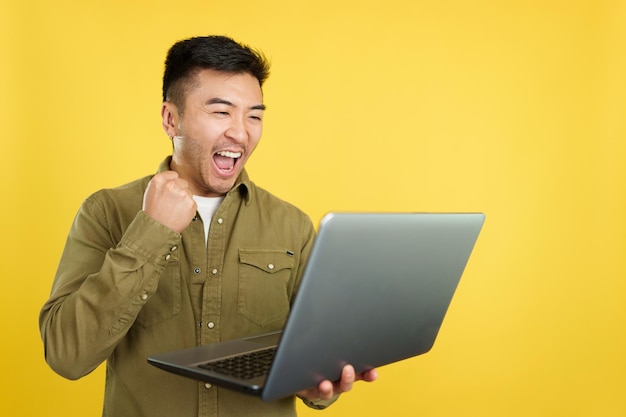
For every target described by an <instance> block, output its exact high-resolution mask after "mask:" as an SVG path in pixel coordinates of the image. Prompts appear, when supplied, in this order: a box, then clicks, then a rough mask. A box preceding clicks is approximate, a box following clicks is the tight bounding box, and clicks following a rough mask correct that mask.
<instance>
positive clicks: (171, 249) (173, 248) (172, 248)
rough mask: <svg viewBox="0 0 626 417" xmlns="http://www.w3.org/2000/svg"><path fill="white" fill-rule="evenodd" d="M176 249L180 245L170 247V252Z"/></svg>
mask: <svg viewBox="0 0 626 417" xmlns="http://www.w3.org/2000/svg"><path fill="white" fill-rule="evenodd" d="M176 249H178V246H176V245H174V246H172V247H171V248H170V252H174V251H175V250H176Z"/></svg>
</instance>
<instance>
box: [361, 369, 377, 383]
mask: <svg viewBox="0 0 626 417" xmlns="http://www.w3.org/2000/svg"><path fill="white" fill-rule="evenodd" d="M377 378H378V371H376V369H370V370H369V371H365V372H363V373H361V374H359V375H357V380H361V381H365V382H374V381H376V379H377Z"/></svg>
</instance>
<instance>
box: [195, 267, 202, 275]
mask: <svg viewBox="0 0 626 417" xmlns="http://www.w3.org/2000/svg"><path fill="white" fill-rule="evenodd" d="M200 271H201V269H200V268H194V269H193V273H194V274H199V273H200Z"/></svg>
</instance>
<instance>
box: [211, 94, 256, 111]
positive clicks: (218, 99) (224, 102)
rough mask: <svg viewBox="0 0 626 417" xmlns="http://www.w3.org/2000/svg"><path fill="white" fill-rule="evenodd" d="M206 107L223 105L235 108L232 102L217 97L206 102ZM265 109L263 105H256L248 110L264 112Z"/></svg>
mask: <svg viewBox="0 0 626 417" xmlns="http://www.w3.org/2000/svg"><path fill="white" fill-rule="evenodd" d="M206 104H207V105H209V104H225V105H227V106H230V107H236V106H235V105H234V104H233V103H232V102H230V101H228V100H224V99H223V98H219V97H214V98H211V99H209V100H208V101H207V102H206ZM266 108H267V107H266V106H265V104H257V105H254V106H252V107H250V110H265V109H266Z"/></svg>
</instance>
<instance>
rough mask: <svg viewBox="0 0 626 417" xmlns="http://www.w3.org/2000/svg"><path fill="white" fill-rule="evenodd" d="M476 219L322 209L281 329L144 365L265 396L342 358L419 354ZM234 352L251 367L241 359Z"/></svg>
mask: <svg viewBox="0 0 626 417" xmlns="http://www.w3.org/2000/svg"><path fill="white" fill-rule="evenodd" d="M484 218H485V216H484V214H482V213H330V214H327V215H326V216H324V218H323V219H322V221H321V223H320V227H319V231H318V235H317V237H316V239H315V242H314V245H313V248H312V251H311V254H310V258H309V260H308V262H307V265H306V267H305V270H304V272H303V276H302V281H301V283H300V287H299V289H298V292H297V294H296V296H295V299H294V301H293V303H292V308H291V312H290V314H289V317H288V319H287V322H286V324H285V327H284V329H283V330H282V331H279V332H273V333H269V334H264V335H259V336H253V337H246V338H242V339H236V340H230V341H225V342H220V343H216V344H210V345H204V346H199V347H194V348H190V349H185V350H180V351H176V352H167V353H161V354H156V355H153V356H150V357H149V358H148V362H149V363H150V364H152V365H154V366H157V367H159V368H162V369H164V370H166V371H169V372H173V373H176V374H179V375H182V376H186V377H190V378H195V379H197V380H200V381H205V382H209V383H211V384H216V385H218V386H223V387H227V388H230V389H236V390H239V391H242V392H245V393H249V394H253V395H257V396H260V397H261V399H262V400H264V401H272V400H276V399H280V398H283V397H286V396H289V395H293V394H294V393H296V392H298V391H300V390H303V389H306V388H310V387H313V386H316V385H317V384H318V383H319V382H321V381H322V380H324V379H329V380H331V381H336V380H338V379H339V378H340V375H341V369H342V368H343V366H344V365H346V364H351V365H353V366H354V368H355V370H356V372H362V371H365V370H368V369H372V368H376V367H380V366H383V365H386V364H390V363H393V362H398V361H401V360H404V359H407V358H411V357H414V356H417V355H421V354H424V353H426V352H428V351H429V350H430V349H431V348H432V346H433V344H434V342H435V338H436V337H437V334H438V332H439V329H440V327H441V324H442V322H443V319H444V316H445V314H446V311H447V310H448V306H449V304H450V301H451V300H452V296H453V294H454V292H455V290H456V288H457V285H458V283H459V279H460V278H461V275H462V273H463V271H464V269H465V266H466V264H467V261H468V259H469V256H470V253H471V252H472V249H473V247H474V244H475V242H476V239H477V237H478V234H479V232H480V230H481V228H482V225H483V222H484ZM242 358H244V359H245V361H251V362H253V363H255V364H252V365H241V362H243V359H242ZM262 368H267V371H265V370H263V369H262ZM229 373H230V374H242V375H229Z"/></svg>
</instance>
